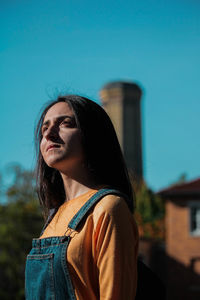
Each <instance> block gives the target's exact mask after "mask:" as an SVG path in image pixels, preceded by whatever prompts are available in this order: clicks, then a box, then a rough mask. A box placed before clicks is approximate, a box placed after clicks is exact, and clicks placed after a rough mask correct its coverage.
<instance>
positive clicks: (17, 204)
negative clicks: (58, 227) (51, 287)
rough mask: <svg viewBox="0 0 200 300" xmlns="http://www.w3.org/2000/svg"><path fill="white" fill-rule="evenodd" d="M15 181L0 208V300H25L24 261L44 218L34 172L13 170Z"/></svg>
mask: <svg viewBox="0 0 200 300" xmlns="http://www.w3.org/2000/svg"><path fill="white" fill-rule="evenodd" d="M12 170H13V175H14V180H13V183H12V185H11V186H10V187H9V188H8V189H7V192H6V195H7V201H6V203H5V204H3V205H0V299H3V300H4V299H5V300H7V299H16V300H18V299H19V300H21V299H24V271H25V259H26V255H27V254H28V252H29V250H30V248H31V241H32V238H33V237H37V236H38V234H39V232H40V230H41V228H42V223H43V219H42V216H41V210H40V207H39V205H38V201H37V197H36V191H35V182H34V179H33V173H32V172H30V171H25V170H23V169H22V168H21V167H20V166H14V167H13V168H12Z"/></svg>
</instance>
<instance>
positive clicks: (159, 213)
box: [136, 184, 164, 223]
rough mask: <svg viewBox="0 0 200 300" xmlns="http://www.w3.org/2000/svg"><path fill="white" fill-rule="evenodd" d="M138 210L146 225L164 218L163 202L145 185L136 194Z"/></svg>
mask: <svg viewBox="0 0 200 300" xmlns="http://www.w3.org/2000/svg"><path fill="white" fill-rule="evenodd" d="M136 209H137V212H138V213H139V214H140V215H141V216H142V219H143V222H144V223H148V222H153V221H154V220H157V219H161V218H163V216H164V204H163V201H162V200H161V198H160V197H158V196H157V195H156V194H155V193H154V192H153V191H152V190H151V189H149V188H148V187H147V186H146V185H145V184H143V185H142V186H141V188H140V189H139V191H138V192H137V194H136Z"/></svg>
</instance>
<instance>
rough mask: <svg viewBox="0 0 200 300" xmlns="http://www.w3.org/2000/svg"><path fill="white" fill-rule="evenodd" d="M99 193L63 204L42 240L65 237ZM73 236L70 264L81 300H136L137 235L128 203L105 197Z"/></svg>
mask: <svg viewBox="0 0 200 300" xmlns="http://www.w3.org/2000/svg"><path fill="white" fill-rule="evenodd" d="M95 192H96V190H90V191H88V192H87V193H85V194H83V195H81V196H79V197H77V198H74V199H72V200H69V201H67V202H65V203H64V204H62V205H61V206H60V208H59V210H58V211H57V213H56V215H55V216H54V218H53V220H52V221H51V222H50V224H49V225H48V226H47V228H46V229H45V231H44V233H43V235H42V236H41V238H46V237H51V236H62V235H64V233H65V232H66V229H67V225H68V223H69V221H70V220H71V219H72V217H73V216H74V215H75V213H76V212H77V211H78V210H79V209H80V208H81V206H83V204H84V203H85V202H86V201H87V200H88V199H89V198H90V197H91V196H92V195H93V194H94V193H95ZM83 223H84V224H83V225H82V227H81V228H80V230H78V232H75V233H74V234H72V239H71V241H70V243H69V247H68V250H67V254H66V255H67V262H68V266H69V272H70V276H71V279H72V283H73V286H74V289H75V294H76V297H77V299H78V300H99V299H100V300H133V299H134V297H135V294H136V286H137V268H136V265H137V253H138V231H137V226H136V223H135V221H134V218H133V216H132V214H131V212H130V211H129V209H128V206H127V204H126V203H125V200H124V199H123V198H121V197H119V196H116V195H107V196H105V197H103V198H102V199H101V200H100V201H99V202H98V203H97V204H96V205H95V207H94V208H93V209H92V210H91V211H90V212H89V214H88V216H87V219H86V220H85V222H83Z"/></svg>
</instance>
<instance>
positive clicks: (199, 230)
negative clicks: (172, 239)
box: [190, 202, 200, 236]
mask: <svg viewBox="0 0 200 300" xmlns="http://www.w3.org/2000/svg"><path fill="white" fill-rule="evenodd" d="M190 233H191V235H195V236H200V202H198V203H194V202H193V203H191V204H190Z"/></svg>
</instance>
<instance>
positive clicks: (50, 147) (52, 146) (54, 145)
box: [46, 144, 60, 151]
mask: <svg viewBox="0 0 200 300" xmlns="http://www.w3.org/2000/svg"><path fill="white" fill-rule="evenodd" d="M53 148H60V145H57V144H51V145H49V146H48V147H47V149H46V151H48V150H50V149H53Z"/></svg>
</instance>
